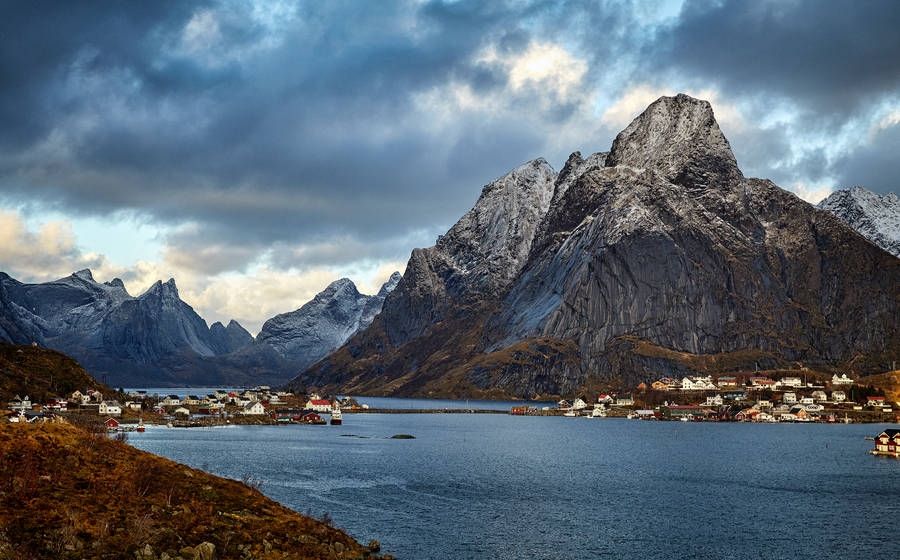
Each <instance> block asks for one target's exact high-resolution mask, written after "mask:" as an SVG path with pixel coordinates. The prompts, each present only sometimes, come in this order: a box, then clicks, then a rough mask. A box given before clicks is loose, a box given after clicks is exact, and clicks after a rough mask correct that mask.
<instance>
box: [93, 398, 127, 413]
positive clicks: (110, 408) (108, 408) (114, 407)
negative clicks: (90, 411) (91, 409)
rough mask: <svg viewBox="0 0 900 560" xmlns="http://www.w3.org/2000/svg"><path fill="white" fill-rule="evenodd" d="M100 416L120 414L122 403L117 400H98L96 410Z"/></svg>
mask: <svg viewBox="0 0 900 560" xmlns="http://www.w3.org/2000/svg"><path fill="white" fill-rule="evenodd" d="M97 413H98V414H100V416H121V415H122V405H120V404H119V402H118V401H100V407H99V409H98V410H97Z"/></svg>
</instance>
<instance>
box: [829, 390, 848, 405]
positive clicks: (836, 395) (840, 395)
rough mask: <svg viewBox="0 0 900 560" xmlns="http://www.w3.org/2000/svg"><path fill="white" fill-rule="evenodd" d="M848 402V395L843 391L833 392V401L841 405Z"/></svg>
mask: <svg viewBox="0 0 900 560" xmlns="http://www.w3.org/2000/svg"><path fill="white" fill-rule="evenodd" d="M845 400H847V395H846V394H845V393H844V392H843V391H832V392H831V401H832V402H836V403H840V402H844V401H845Z"/></svg>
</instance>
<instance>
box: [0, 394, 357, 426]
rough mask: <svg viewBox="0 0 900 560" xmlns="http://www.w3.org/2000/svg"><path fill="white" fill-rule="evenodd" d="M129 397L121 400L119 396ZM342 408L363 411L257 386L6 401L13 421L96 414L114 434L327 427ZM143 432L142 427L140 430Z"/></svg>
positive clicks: (343, 402) (354, 405)
mask: <svg viewBox="0 0 900 560" xmlns="http://www.w3.org/2000/svg"><path fill="white" fill-rule="evenodd" d="M121 395H124V396H125V397H127V399H125V398H123V399H122V401H123V402H122V401H120V400H119V399H118V398H113V397H114V396H121ZM341 406H344V407H346V408H348V409H353V408H362V407H360V406H359V405H358V404H357V403H356V401H355V400H354V399H344V400H338V399H335V400H333V401H332V400H331V399H328V398H322V397H321V396H320V395H318V394H315V393H313V394H310V395H302V396H297V395H294V394H293V393H291V392H286V391H273V390H272V389H271V388H270V387H268V386H257V387H254V388H252V389H246V390H243V391H230V392H226V391H224V390H216V391H214V392H213V393H209V394H206V395H203V396H198V395H187V396H186V397H184V398H181V397H179V396H178V395H175V394H168V395H159V394H152V395H151V394H148V393H147V391H145V390H132V391H129V392H128V393H124V392H121V393H119V394H118V395H107V396H104V395H103V393H102V392H100V391H98V390H94V389H86V390H84V391H80V390H76V391H74V392H73V393H72V394H71V395H69V397H68V398H67V399H62V398H49V399H47V400H46V401H45V402H33V401H32V400H31V397H29V396H28V395H16V396H15V398H14V399H13V400H11V401H9V402H8V403H7V408H8V409H9V411H10V412H9V413H7V414H6V418H7V420H8V421H9V422H29V423H34V422H41V421H47V420H50V419H53V418H55V417H57V416H62V417H67V416H72V415H80V416H93V417H98V418H102V419H104V424H105V426H106V427H107V428H108V429H109V431H121V430H130V429H135V427H134V426H128V425H130V424H138V425H139V426H140V427H142V426H143V425H144V424H145V423H147V424H166V425H169V426H173V427H194V426H210V425H218V424H232V423H234V424H305V425H323V424H327V423H328V422H327V421H326V420H325V419H324V418H323V417H322V414H323V413H327V414H329V415H330V420H331V423H332V424H339V423H340V421H341V420H340V419H341ZM138 429H140V428H138Z"/></svg>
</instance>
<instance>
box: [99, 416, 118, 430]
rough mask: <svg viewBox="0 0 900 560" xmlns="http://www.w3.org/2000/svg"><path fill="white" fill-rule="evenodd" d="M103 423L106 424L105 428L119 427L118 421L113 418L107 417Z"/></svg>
mask: <svg viewBox="0 0 900 560" xmlns="http://www.w3.org/2000/svg"><path fill="white" fill-rule="evenodd" d="M103 425H104V426H106V427H107V429H115V428H118V427H119V423H118V422H117V421H116V419H115V418H107V419H106V422H104V423H103Z"/></svg>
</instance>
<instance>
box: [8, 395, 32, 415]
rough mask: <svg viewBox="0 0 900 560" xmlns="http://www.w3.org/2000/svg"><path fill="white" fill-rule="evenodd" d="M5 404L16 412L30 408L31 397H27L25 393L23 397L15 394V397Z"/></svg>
mask: <svg viewBox="0 0 900 560" xmlns="http://www.w3.org/2000/svg"><path fill="white" fill-rule="evenodd" d="M7 406H8V407H9V409H10V410H13V411H16V412H19V411H23V410H31V397H29V396H28V395H25V396H24V397H20V396H19V395H16V398H14V399H13V400H11V401H9V403H7Z"/></svg>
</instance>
